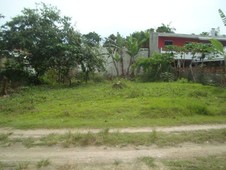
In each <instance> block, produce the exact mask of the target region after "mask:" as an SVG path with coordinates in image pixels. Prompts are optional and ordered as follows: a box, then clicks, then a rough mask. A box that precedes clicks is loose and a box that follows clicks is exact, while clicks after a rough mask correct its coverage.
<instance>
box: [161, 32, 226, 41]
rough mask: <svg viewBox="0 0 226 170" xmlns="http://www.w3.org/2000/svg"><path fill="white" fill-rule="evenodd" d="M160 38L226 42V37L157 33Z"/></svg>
mask: <svg viewBox="0 0 226 170" xmlns="http://www.w3.org/2000/svg"><path fill="white" fill-rule="evenodd" d="M157 34H158V36H159V37H177V38H191V39H199V40H210V39H217V40H219V41H226V37H225V36H201V35H192V34H176V33H157Z"/></svg>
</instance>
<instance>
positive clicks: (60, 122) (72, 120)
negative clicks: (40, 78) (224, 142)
mask: <svg viewBox="0 0 226 170" xmlns="http://www.w3.org/2000/svg"><path fill="white" fill-rule="evenodd" d="M122 81H123V83H124V84H126V85H125V86H124V87H123V88H122V89H115V88H112V84H113V82H105V83H98V84H92V83H90V84H84V85H82V86H77V87H70V88H69V87H67V88H66V87H46V86H40V87H28V88H24V89H22V90H21V91H20V92H19V93H15V94H13V95H11V96H9V97H4V98H3V97H1V98H0V127H14V128H25V129H30V128H73V127H92V128H110V127H142V126H171V125H182V124H183V125H184V124H207V123H226V117H225V116H226V89H223V88H220V87H213V86H203V85H201V84H193V83H179V82H173V83H138V82H131V81H125V80H122Z"/></svg>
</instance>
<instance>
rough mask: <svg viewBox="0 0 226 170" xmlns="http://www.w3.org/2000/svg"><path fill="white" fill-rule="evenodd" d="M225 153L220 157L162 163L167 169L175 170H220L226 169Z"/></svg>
mask: <svg viewBox="0 0 226 170" xmlns="http://www.w3.org/2000/svg"><path fill="white" fill-rule="evenodd" d="M225 158H226V153H224V154H221V155H214V156H207V157H196V158H193V159H191V160H168V161H163V162H164V164H165V165H166V166H168V168H169V169H175V170H190V169H195V170H206V169H213V170H220V169H222V170H223V169H226V161H225Z"/></svg>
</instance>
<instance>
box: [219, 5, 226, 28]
mask: <svg viewBox="0 0 226 170" xmlns="http://www.w3.org/2000/svg"><path fill="white" fill-rule="evenodd" d="M218 12H219V14H220V17H221V19H222V21H223V23H224V26H226V16H225V15H224V13H223V11H222V10H221V9H218Z"/></svg>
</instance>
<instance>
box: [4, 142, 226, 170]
mask: <svg viewBox="0 0 226 170" xmlns="http://www.w3.org/2000/svg"><path fill="white" fill-rule="evenodd" d="M225 152H226V144H218V145H209V144H204V145H198V144H191V143H189V144H183V145H180V146H178V147H164V148H158V147H154V146H152V147H144V146H140V147H123V148H111V147H103V146H102V147H76V148H62V147H59V146H54V147H34V148H30V149H27V148H25V147H23V146H21V145H13V146H11V147H0V153H1V154H0V160H1V162H2V163H4V164H17V163H21V162H30V163H31V166H30V168H31V169H32V168H35V166H34V165H35V164H37V162H39V161H41V160H48V161H49V162H50V165H49V166H48V167H46V168H47V169H57V168H63V169H64V170H65V168H66V169H71V168H72V169H73V168H75V169H122V168H123V169H136V168H138V169H148V167H147V166H146V165H145V164H144V163H142V162H141V161H140V160H139V158H141V157H152V158H154V159H155V160H156V161H157V162H158V160H164V159H189V158H193V157H202V156H208V155H217V154H222V153H225ZM32 164H33V167H32ZM120 167H121V168H120ZM158 168H160V169H162V168H163V169H164V166H162V167H161V165H159V166H158V167H155V169H158Z"/></svg>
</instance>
